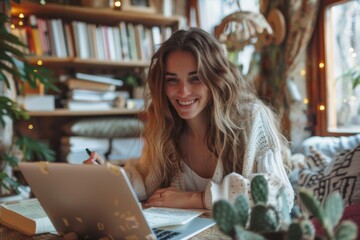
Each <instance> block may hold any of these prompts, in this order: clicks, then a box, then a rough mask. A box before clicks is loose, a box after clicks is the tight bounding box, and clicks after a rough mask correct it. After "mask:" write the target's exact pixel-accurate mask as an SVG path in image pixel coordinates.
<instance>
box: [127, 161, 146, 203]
mask: <svg viewBox="0 0 360 240" xmlns="http://www.w3.org/2000/svg"><path fill="white" fill-rule="evenodd" d="M137 162H138V159H129V160H128V161H127V162H126V164H125V166H124V170H125V172H126V175H127V177H128V178H129V180H130V182H131V185H132V187H133V189H134V190H135V193H136V195H137V197H138V198H139V200H140V201H143V200H145V199H146V190H145V183H144V180H143V177H142V175H141V174H140V172H139V170H138V169H137V166H136V164H137Z"/></svg>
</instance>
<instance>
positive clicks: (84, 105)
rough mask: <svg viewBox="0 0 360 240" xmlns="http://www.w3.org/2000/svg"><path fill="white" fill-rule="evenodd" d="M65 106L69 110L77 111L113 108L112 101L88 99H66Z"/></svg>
mask: <svg viewBox="0 0 360 240" xmlns="http://www.w3.org/2000/svg"><path fill="white" fill-rule="evenodd" d="M65 107H66V108H67V109H69V110H77V111H95V110H100V111H101V110H111V109H113V108H114V107H115V106H114V103H113V102H105V101H99V102H95V101H94V102H89V101H72V100H67V101H66V103H65Z"/></svg>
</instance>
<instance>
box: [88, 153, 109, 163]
mask: <svg viewBox="0 0 360 240" xmlns="http://www.w3.org/2000/svg"><path fill="white" fill-rule="evenodd" d="M83 164H97V165H104V164H105V160H103V159H102V158H101V157H100V156H99V154H97V152H91V154H90V156H89V158H88V159H86V160H85V161H83Z"/></svg>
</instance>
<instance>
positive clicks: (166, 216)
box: [143, 207, 203, 228]
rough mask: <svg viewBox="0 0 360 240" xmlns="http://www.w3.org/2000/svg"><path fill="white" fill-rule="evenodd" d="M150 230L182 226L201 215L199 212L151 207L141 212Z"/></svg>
mask: <svg viewBox="0 0 360 240" xmlns="http://www.w3.org/2000/svg"><path fill="white" fill-rule="evenodd" d="M143 213H144V216H145V219H146V221H147V222H148V224H149V226H150V227H151V228H157V227H167V226H175V225H183V224H186V223H188V222H189V221H190V220H192V219H194V218H196V217H198V216H200V215H201V214H203V212H201V211H195V210H188V209H177V208H158V207H151V208H147V209H145V210H143Z"/></svg>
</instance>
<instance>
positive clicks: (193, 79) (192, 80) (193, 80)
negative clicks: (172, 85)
mask: <svg viewBox="0 0 360 240" xmlns="http://www.w3.org/2000/svg"><path fill="white" fill-rule="evenodd" d="M190 81H191V82H198V81H200V78H199V77H192V78H190Z"/></svg>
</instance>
